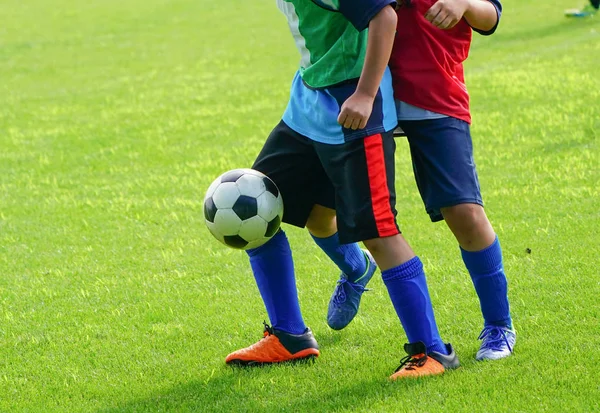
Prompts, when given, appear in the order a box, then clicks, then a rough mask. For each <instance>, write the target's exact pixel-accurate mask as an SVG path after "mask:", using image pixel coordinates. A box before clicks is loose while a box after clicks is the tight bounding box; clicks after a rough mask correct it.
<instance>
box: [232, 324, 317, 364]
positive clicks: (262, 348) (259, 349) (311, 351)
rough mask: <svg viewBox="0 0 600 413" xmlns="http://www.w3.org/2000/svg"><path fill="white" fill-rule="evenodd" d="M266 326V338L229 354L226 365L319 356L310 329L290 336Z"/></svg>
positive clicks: (264, 362) (279, 361) (297, 359)
mask: <svg viewBox="0 0 600 413" xmlns="http://www.w3.org/2000/svg"><path fill="white" fill-rule="evenodd" d="M264 325H265V331H264V337H263V338H262V339H261V340H260V341H259V342H258V343H255V344H253V345H251V346H250V347H246V348H243V349H241V350H238V351H234V352H233V353H231V354H229V355H228V356H227V357H226V358H225V363H227V364H229V365H237V366H257V365H263V364H271V363H282V362H286V361H299V360H307V359H313V358H315V357H318V356H319V345H318V344H317V341H316V340H315V338H314V336H313V333H312V331H310V329H309V328H307V329H306V330H305V331H304V333H302V334H290V333H286V332H285V331H281V330H276V329H274V328H271V327H270V326H269V325H268V324H267V323H264Z"/></svg>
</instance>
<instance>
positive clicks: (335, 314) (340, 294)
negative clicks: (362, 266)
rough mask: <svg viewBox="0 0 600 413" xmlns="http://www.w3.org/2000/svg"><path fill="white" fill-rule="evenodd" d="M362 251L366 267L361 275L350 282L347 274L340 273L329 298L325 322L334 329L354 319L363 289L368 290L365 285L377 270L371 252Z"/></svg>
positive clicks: (338, 328) (344, 325)
mask: <svg viewBox="0 0 600 413" xmlns="http://www.w3.org/2000/svg"><path fill="white" fill-rule="evenodd" d="M364 253H365V257H366V259H367V269H366V270H365V273H364V274H363V276H362V277H360V278H359V279H358V280H356V281H354V282H350V281H348V277H347V275H346V274H344V273H342V275H341V276H340V279H339V280H338V283H337V286H336V287H335V290H334V291H333V295H332V296H331V299H330V300H329V308H328V310H327V324H328V325H329V327H331V328H332V329H334V330H341V329H342V328H344V327H346V326H347V325H348V324H350V321H352V319H354V316H356V313H358V306H359V305H360V298H361V296H362V294H363V293H364V292H365V291H368V289H367V288H365V287H366V285H367V283H368V282H369V281H370V280H371V278H372V277H373V274H375V270H377V264H376V263H375V260H374V259H373V256H372V255H371V253H370V252H369V251H366V250H364Z"/></svg>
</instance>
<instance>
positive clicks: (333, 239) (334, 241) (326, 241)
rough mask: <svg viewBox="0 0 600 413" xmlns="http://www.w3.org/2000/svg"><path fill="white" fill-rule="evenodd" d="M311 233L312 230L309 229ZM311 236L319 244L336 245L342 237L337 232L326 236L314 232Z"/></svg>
mask: <svg viewBox="0 0 600 413" xmlns="http://www.w3.org/2000/svg"><path fill="white" fill-rule="evenodd" d="M309 233H310V231H309ZM310 236H311V237H312V239H313V240H314V241H315V243H316V244H317V245H318V246H328V245H332V246H334V247H337V246H338V245H339V244H340V239H339V236H338V233H337V232H336V233H335V234H333V235H330V236H329V237H326V238H320V237H315V236H314V235H313V234H310Z"/></svg>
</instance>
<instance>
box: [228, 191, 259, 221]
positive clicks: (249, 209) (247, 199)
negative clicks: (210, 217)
mask: <svg viewBox="0 0 600 413" xmlns="http://www.w3.org/2000/svg"><path fill="white" fill-rule="evenodd" d="M232 209H233V211H234V212H235V213H236V215H237V216H238V217H239V218H240V219H241V220H242V221H243V220H245V219H250V218H252V217H255V216H256V213H257V211H258V206H257V204H256V198H253V197H251V196H246V195H240V196H239V197H238V199H237V200H236V201H235V204H233V207H232Z"/></svg>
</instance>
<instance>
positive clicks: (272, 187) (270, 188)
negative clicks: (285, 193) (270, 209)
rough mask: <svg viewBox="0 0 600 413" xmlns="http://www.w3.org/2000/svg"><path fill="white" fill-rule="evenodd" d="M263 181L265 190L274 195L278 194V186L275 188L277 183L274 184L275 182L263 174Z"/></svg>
mask: <svg viewBox="0 0 600 413" xmlns="http://www.w3.org/2000/svg"><path fill="white" fill-rule="evenodd" d="M263 183H264V185H265V188H266V189H267V191H269V192H270V193H272V194H273V195H274V196H275V197H278V196H279V188H277V185H275V182H273V181H272V180H271V178H269V177H268V176H266V175H265V177H264V178H263Z"/></svg>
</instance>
